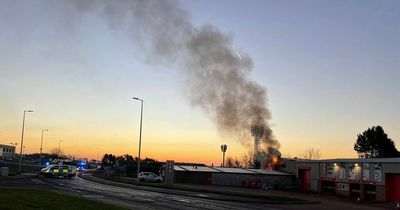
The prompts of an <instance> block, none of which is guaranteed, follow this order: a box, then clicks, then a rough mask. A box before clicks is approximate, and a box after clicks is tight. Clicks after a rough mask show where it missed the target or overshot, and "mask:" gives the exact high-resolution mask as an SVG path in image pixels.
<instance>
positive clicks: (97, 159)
mask: <svg viewBox="0 0 400 210" xmlns="http://www.w3.org/2000/svg"><path fill="white" fill-rule="evenodd" d="M96 150H97V158H96V161H97V163H99V148H96Z"/></svg>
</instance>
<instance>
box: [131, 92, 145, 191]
mask: <svg viewBox="0 0 400 210" xmlns="http://www.w3.org/2000/svg"><path fill="white" fill-rule="evenodd" d="M132 99H135V100H138V101H140V133H139V154H138V161H137V180H136V181H137V183H139V173H140V152H141V147H142V120H143V99H140V98H136V97H132Z"/></svg>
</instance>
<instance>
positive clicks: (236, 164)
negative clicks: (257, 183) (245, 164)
mask: <svg viewBox="0 0 400 210" xmlns="http://www.w3.org/2000/svg"><path fill="white" fill-rule="evenodd" d="M233 163H234V166H233V167H235V168H240V167H242V165H241V164H240V160H239V158H237V157H235V160H234V161H233Z"/></svg>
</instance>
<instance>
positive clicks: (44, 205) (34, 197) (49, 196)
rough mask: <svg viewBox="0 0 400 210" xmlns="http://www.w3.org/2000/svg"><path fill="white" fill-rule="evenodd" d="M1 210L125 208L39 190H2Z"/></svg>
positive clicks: (118, 209)
mask: <svg viewBox="0 0 400 210" xmlns="http://www.w3.org/2000/svg"><path fill="white" fill-rule="evenodd" d="M0 209H28V210H29V209H49V210H50V209H62V210H64V209H65V210H69V209H87V210H90V209H93V210H101V209H115V210H122V209H123V208H120V207H116V206H112V205H109V204H105V203H101V202H97V201H92V200H88V199H84V198H78V197H73V196H68V195H64V194H60V193H57V192H52V191H48V190H39V189H9V188H2V189H0Z"/></svg>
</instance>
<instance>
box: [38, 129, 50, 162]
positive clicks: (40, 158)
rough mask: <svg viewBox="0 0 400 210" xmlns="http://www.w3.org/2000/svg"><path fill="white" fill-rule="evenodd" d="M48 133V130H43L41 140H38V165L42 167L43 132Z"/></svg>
mask: <svg viewBox="0 0 400 210" xmlns="http://www.w3.org/2000/svg"><path fill="white" fill-rule="evenodd" d="M44 131H46V132H48V131H49V130H47V129H43V130H42V138H40V156H39V164H40V166H42V150H43V132H44Z"/></svg>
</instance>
